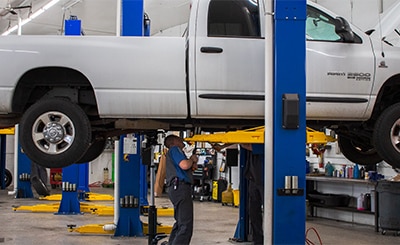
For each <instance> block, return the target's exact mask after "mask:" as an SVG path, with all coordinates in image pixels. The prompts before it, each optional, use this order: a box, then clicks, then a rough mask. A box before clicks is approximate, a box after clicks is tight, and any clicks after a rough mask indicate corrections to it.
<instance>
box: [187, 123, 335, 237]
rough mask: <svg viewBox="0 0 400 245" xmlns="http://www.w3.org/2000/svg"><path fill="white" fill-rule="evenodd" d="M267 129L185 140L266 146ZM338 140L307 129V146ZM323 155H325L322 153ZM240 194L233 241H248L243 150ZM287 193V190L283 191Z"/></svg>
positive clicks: (257, 128)
mask: <svg viewBox="0 0 400 245" xmlns="http://www.w3.org/2000/svg"><path fill="white" fill-rule="evenodd" d="M264 135H265V127H264V126H259V127H255V128H250V129H245V130H237V131H229V132H226V133H215V134H199V135H193V136H192V137H190V138H185V141H188V142H208V143H223V144H227V145H230V144H264V142H265V141H264ZM335 141H336V139H335V138H334V137H332V136H330V135H326V134H325V132H320V131H316V130H314V129H312V128H309V127H307V128H306V144H307V145H316V146H319V147H321V148H323V147H325V146H326V145H327V144H328V143H329V142H335ZM321 154H323V153H321ZM239 166H240V167H239V170H240V171H239V179H240V185H239V193H240V201H239V203H240V205H239V222H238V225H237V227H236V231H235V234H234V237H233V239H232V241H247V231H248V230H249V228H248V217H247V215H248V212H247V211H246V210H247V208H248V207H247V201H246V196H247V185H246V183H247V181H246V178H245V177H244V171H245V167H246V150H245V149H241V151H240V164H239ZM283 191H285V190H283Z"/></svg>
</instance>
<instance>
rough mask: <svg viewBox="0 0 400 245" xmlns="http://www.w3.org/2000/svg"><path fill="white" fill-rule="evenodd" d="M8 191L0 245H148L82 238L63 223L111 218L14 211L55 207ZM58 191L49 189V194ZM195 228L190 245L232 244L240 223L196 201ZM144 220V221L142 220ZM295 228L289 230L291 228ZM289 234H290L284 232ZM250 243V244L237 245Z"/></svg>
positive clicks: (355, 231)
mask: <svg viewBox="0 0 400 245" xmlns="http://www.w3.org/2000/svg"><path fill="white" fill-rule="evenodd" d="M91 191H92V192H94V193H106V194H111V195H112V194H113V190H112V189H110V188H91ZM7 192H8V190H0V222H1V228H0V244H3V243H4V244H21V245H25V244H40V245H47V244H49V245H50V244H51V245H53V244H66V245H67V244H74V245H78V244H85V245H87V244H121V245H122V244H138V245H141V244H143V245H144V244H148V241H147V238H146V237H122V238H121V237H118V238H113V237H112V236H111V235H87V234H86V235H85V234H81V233H77V232H69V231H68V229H67V225H69V224H75V225H77V226H78V227H79V226H83V225H87V224H105V223H110V222H112V221H113V217H112V216H97V215H93V214H83V215H54V213H34V212H30V211H13V209H12V207H13V206H21V205H35V204H47V203H55V202H54V201H43V200H38V199H37V198H30V199H21V198H19V199H15V198H14V197H13V196H9V195H8V193H7ZM55 192H57V190H52V193H55ZM91 203H94V204H99V205H110V206H112V205H113V202H112V201H98V202H91ZM156 205H157V207H160V206H170V202H169V200H168V198H167V197H166V196H163V197H159V198H156ZM194 205H195V225H194V234H193V238H192V243H191V244H194V245H207V244H210V245H211V244H235V243H234V242H231V241H230V240H229V239H230V238H232V237H233V235H234V232H235V229H236V224H237V221H238V210H239V209H238V208H234V207H231V206H222V205H221V204H220V203H214V202H208V201H204V202H199V201H196V200H195V201H194ZM142 221H144V222H147V217H142ZM158 222H159V223H162V224H163V225H172V224H173V222H174V221H173V218H172V217H158ZM295 228H296V227H293V229H295ZM306 228H307V229H310V228H314V229H315V230H316V231H317V232H318V234H319V236H320V237H321V240H322V244H366V245H367V244H371V245H372V244H374V245H375V244H400V236H394V235H393V234H392V233H390V232H388V233H387V234H386V235H381V234H380V233H377V232H375V231H374V227H372V226H360V225H353V224H349V223H344V222H338V221H333V220H325V219H318V218H312V219H311V218H310V219H307V220H306ZM287 233H288V235H290V231H288V232H287ZM307 239H308V240H310V241H311V242H312V243H313V244H320V243H319V241H318V239H317V236H316V233H315V232H314V230H311V229H310V231H309V232H308V234H307ZM238 244H249V243H238Z"/></svg>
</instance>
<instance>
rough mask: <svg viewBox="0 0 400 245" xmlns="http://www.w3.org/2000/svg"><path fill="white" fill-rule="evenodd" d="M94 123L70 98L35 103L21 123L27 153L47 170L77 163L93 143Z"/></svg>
mask: <svg viewBox="0 0 400 245" xmlns="http://www.w3.org/2000/svg"><path fill="white" fill-rule="evenodd" d="M91 138H92V137H91V126H90V121H89V119H88V117H87V115H86V114H85V112H84V111H83V110H82V108H81V107H79V106H78V105H76V104H74V103H72V102H70V101H69V100H66V99H60V98H51V99H43V100H40V101H38V102H36V103H35V104H33V105H32V106H31V107H30V108H28V110H27V111H26V112H25V114H24V115H23V117H22V119H21V122H20V144H21V147H22V149H23V150H24V152H25V154H26V155H27V156H28V157H29V158H30V159H31V160H32V161H34V162H37V163H38V164H39V165H42V166H44V167H46V168H62V167H65V166H68V165H70V164H73V163H76V162H77V161H79V160H80V159H81V157H82V156H83V155H84V154H85V152H86V151H87V149H88V147H89V145H90V141H91Z"/></svg>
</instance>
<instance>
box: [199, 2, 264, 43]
mask: <svg viewBox="0 0 400 245" xmlns="http://www.w3.org/2000/svg"><path fill="white" fill-rule="evenodd" d="M207 27H208V36H209V37H260V36H261V34H260V33H261V32H260V14H259V10H258V0H212V1H211V2H210V6H209V10H208V26H207Z"/></svg>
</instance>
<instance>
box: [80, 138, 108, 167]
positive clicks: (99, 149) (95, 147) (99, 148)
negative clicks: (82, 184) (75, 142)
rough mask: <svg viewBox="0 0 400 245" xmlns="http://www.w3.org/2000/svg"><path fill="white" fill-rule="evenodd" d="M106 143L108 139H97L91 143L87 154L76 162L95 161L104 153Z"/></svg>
mask: <svg viewBox="0 0 400 245" xmlns="http://www.w3.org/2000/svg"><path fill="white" fill-rule="evenodd" d="M106 144H107V140H106V139H99V140H95V141H94V142H92V143H91V144H90V146H89V148H88V149H87V151H86V152H85V154H84V155H83V156H82V157H81V159H79V160H78V161H77V162H76V163H88V162H91V161H93V160H94V159H96V158H97V157H98V156H100V154H101V153H103V151H104V148H105V147H106Z"/></svg>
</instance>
